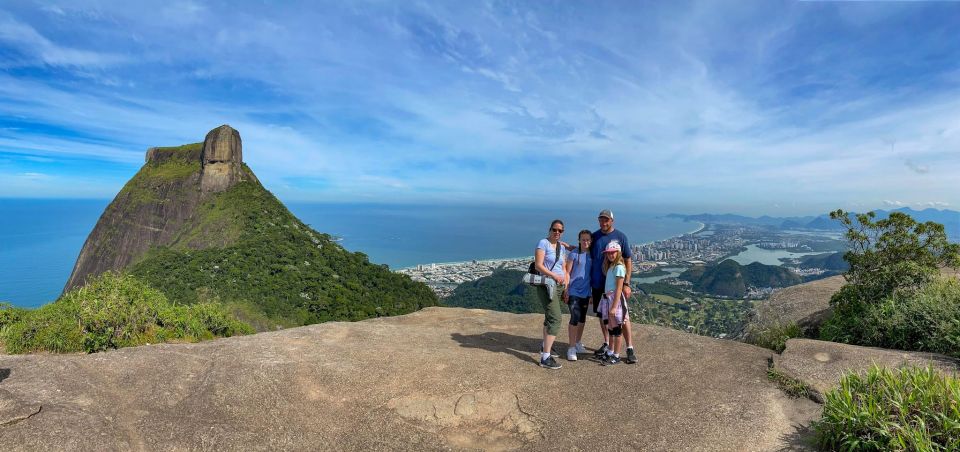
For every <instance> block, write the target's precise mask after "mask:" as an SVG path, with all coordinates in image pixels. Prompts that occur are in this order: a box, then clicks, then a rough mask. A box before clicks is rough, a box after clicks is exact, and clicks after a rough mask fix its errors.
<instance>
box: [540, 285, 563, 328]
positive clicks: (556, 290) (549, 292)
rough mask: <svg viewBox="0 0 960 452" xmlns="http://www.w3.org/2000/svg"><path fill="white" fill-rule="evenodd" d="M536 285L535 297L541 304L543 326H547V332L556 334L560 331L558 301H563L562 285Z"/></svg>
mask: <svg viewBox="0 0 960 452" xmlns="http://www.w3.org/2000/svg"><path fill="white" fill-rule="evenodd" d="M536 287H537V298H538V299H539V300H540V304H541V305H542V306H543V326H545V327H547V334H548V335H550V336H556V335H557V334H558V333H560V324H561V323H562V322H561V320H560V316H561V315H562V314H561V312H560V303H562V302H563V286H557V285H554V284H547V285H543V286H536Z"/></svg>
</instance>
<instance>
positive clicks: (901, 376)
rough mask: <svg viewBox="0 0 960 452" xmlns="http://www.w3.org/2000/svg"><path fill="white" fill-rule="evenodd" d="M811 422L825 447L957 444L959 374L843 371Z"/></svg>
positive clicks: (925, 447)
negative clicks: (821, 409) (858, 373)
mask: <svg viewBox="0 0 960 452" xmlns="http://www.w3.org/2000/svg"><path fill="white" fill-rule="evenodd" d="M814 428H815V430H816V432H817V441H818V443H819V445H820V447H821V448H823V449H828V450H851V451H861V450H863V451H873V450H933V451H936V450H958V449H960V380H958V379H957V378H955V377H952V376H948V375H943V374H941V373H940V372H938V371H936V370H934V369H932V368H929V367H928V368H905V369H900V370H889V369H883V368H878V367H876V366H874V367H873V368H871V369H870V370H869V371H868V372H867V374H866V375H865V376H860V375H856V374H851V375H846V376H844V377H843V378H841V380H840V385H839V387H838V388H836V389H834V390H832V391H829V392H828V393H827V394H826V396H825V402H824V406H823V416H822V417H821V419H820V420H819V421H818V422H816V423H815V424H814Z"/></svg>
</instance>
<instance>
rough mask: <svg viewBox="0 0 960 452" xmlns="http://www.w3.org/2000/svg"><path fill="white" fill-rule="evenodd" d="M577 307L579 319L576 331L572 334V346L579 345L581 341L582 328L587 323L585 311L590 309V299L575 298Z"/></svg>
mask: <svg viewBox="0 0 960 452" xmlns="http://www.w3.org/2000/svg"><path fill="white" fill-rule="evenodd" d="M577 305H578V307H579V308H580V309H579V311H580V312H579V314H580V317H579V318H578V319H577V320H578V323H577V326H576V331H575V332H574V338H573V339H574V342H573V344H574V345H577V344H579V343H580V342H581V341H582V340H583V327H584V326H585V325H586V323H587V310H588V309H590V299H589V298H577Z"/></svg>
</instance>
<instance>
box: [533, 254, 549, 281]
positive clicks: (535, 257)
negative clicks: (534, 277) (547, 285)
mask: <svg viewBox="0 0 960 452" xmlns="http://www.w3.org/2000/svg"><path fill="white" fill-rule="evenodd" d="M543 255H544V253H543V248H537V250H536V251H534V252H533V262H535V263H536V267H537V271H538V272H540V274H541V275H549V274H550V270H547V267H544V266H543Z"/></svg>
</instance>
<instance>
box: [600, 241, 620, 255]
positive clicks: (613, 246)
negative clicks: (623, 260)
mask: <svg viewBox="0 0 960 452" xmlns="http://www.w3.org/2000/svg"><path fill="white" fill-rule="evenodd" d="M618 251H622V248H620V242H617V241H613V242H610V243H608V244H607V247H606V248H605V249H604V250H603V252H604V253H614V252H618Z"/></svg>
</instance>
